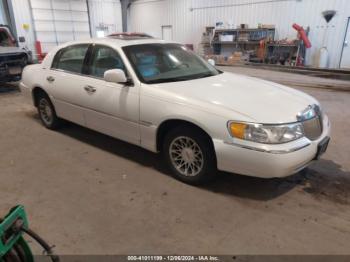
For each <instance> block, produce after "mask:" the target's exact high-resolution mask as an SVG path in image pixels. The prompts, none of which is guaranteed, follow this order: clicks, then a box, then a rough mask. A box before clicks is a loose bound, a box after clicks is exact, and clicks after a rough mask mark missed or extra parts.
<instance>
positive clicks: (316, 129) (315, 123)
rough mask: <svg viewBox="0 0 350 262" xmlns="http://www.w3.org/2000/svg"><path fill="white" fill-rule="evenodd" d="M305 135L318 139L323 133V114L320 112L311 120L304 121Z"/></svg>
mask: <svg viewBox="0 0 350 262" xmlns="http://www.w3.org/2000/svg"><path fill="white" fill-rule="evenodd" d="M302 124H303V128H304V133H305V136H306V137H307V138H308V139H310V140H316V139H317V138H319V137H320V136H321V134H322V116H321V114H320V113H317V115H316V116H315V117H314V118H312V119H309V120H305V121H303V122H302Z"/></svg>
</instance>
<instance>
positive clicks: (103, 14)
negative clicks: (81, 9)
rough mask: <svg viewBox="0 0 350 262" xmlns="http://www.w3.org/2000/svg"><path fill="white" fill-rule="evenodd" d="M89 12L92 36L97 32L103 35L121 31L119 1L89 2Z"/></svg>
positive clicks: (100, 0)
mask: <svg viewBox="0 0 350 262" xmlns="http://www.w3.org/2000/svg"><path fill="white" fill-rule="evenodd" d="M89 10H90V26H91V33H92V35H93V36H97V31H104V34H105V35H108V34H111V33H115V32H122V31H123V28H122V13H121V5H120V0H89Z"/></svg>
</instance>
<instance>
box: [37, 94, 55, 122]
mask: <svg viewBox="0 0 350 262" xmlns="http://www.w3.org/2000/svg"><path fill="white" fill-rule="evenodd" d="M39 110H40V115H41V117H42V119H43V121H44V122H45V123H46V124H48V125H50V124H51V123H52V119H53V117H52V110H51V107H50V104H49V102H48V101H47V100H46V99H41V100H40V102H39Z"/></svg>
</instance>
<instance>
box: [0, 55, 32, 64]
mask: <svg viewBox="0 0 350 262" xmlns="http://www.w3.org/2000/svg"><path fill="white" fill-rule="evenodd" d="M26 56H27V55H26V54H25V53H15V54H5V55H0V67H6V66H25V63H26V60H25V59H26Z"/></svg>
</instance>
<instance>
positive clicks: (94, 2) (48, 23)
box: [0, 0, 122, 52]
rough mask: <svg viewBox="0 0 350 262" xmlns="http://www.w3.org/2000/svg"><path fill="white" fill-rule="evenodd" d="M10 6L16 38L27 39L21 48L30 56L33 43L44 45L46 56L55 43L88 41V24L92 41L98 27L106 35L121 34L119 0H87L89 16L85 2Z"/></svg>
mask: <svg viewBox="0 0 350 262" xmlns="http://www.w3.org/2000/svg"><path fill="white" fill-rule="evenodd" d="M0 1H2V0H0ZM51 1H52V2H53V9H52V8H51ZM11 3H12V6H13V13H14V18H15V22H16V30H17V34H18V36H24V37H25V38H26V43H24V44H22V43H21V45H23V46H24V45H26V46H28V47H29V49H30V50H32V51H33V52H35V40H36V39H37V40H40V41H42V42H43V51H44V52H47V51H50V49H51V48H52V47H53V46H55V45H56V44H57V43H61V42H64V41H69V40H73V39H79V38H86V37H90V33H89V22H90V26H91V33H92V36H93V37H96V30H98V29H99V28H100V26H101V25H102V27H103V26H106V27H107V32H106V33H112V32H115V31H121V30H122V20H121V7H120V1H119V0H88V4H89V16H88V15H87V10H88V9H87V5H86V1H85V0H12V1H11ZM32 9H33V10H32ZM64 10H66V11H64ZM54 21H55V23H53V22H54ZM23 25H29V27H24V26H23ZM54 26H55V27H56V32H57V34H56V33H55V28H54ZM34 29H35V30H34ZM44 42H46V43H44Z"/></svg>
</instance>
